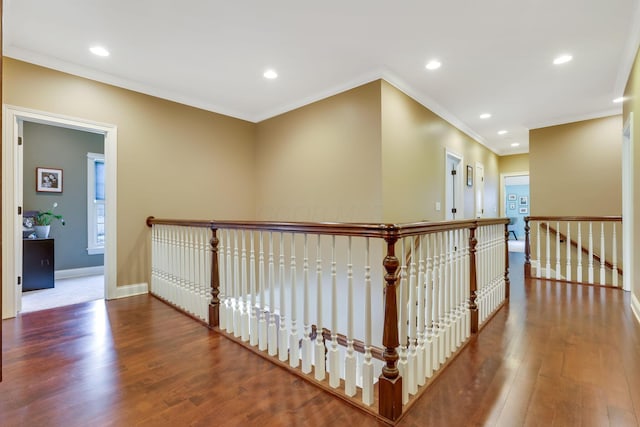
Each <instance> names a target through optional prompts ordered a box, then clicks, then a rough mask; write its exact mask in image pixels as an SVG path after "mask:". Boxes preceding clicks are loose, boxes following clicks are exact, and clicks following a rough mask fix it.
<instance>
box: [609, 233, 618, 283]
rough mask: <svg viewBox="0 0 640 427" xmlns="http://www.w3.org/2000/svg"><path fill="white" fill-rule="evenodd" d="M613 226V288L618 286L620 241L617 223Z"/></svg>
mask: <svg viewBox="0 0 640 427" xmlns="http://www.w3.org/2000/svg"><path fill="white" fill-rule="evenodd" d="M611 224H612V226H613V242H612V243H611V244H612V246H611V250H612V251H613V255H612V259H611V261H612V265H611V269H612V270H613V271H612V272H611V279H612V280H613V286H616V287H617V286H618V240H617V238H616V225H617V224H616V223H615V222H612V223H611Z"/></svg>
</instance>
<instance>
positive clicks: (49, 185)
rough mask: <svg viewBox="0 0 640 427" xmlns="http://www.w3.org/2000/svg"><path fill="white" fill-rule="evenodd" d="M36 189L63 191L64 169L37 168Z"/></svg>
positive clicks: (47, 191) (48, 191)
mask: <svg viewBox="0 0 640 427" xmlns="http://www.w3.org/2000/svg"><path fill="white" fill-rule="evenodd" d="M36 191H40V192H45V193H62V169H52V168H36Z"/></svg>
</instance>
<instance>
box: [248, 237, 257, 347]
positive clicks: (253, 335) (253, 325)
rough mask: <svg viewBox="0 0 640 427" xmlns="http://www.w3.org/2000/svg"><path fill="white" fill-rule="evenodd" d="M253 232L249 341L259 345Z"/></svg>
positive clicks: (250, 257) (250, 265)
mask: <svg viewBox="0 0 640 427" xmlns="http://www.w3.org/2000/svg"><path fill="white" fill-rule="evenodd" d="M250 233H251V240H250V245H251V250H250V252H249V270H250V271H249V284H250V287H251V306H250V308H249V311H250V313H249V319H250V323H249V324H250V331H249V335H250V339H251V341H250V342H249V343H250V344H251V345H252V346H254V347H255V346H257V345H258V335H259V334H258V317H257V316H256V293H257V289H256V246H255V232H254V231H250Z"/></svg>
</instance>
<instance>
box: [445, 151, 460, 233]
mask: <svg viewBox="0 0 640 427" xmlns="http://www.w3.org/2000/svg"><path fill="white" fill-rule="evenodd" d="M461 165H462V158H460V157H458V156H456V155H455V154H453V153H449V152H447V153H446V158H445V213H444V217H445V219H446V220H456V219H462V217H463V212H462V204H463V200H462V179H463V177H462V174H461V167H462V166H461Z"/></svg>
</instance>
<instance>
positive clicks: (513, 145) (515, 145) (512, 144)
mask: <svg viewBox="0 0 640 427" xmlns="http://www.w3.org/2000/svg"><path fill="white" fill-rule="evenodd" d="M511 146H512V147H519V146H520V143H519V142H512V143H511Z"/></svg>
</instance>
